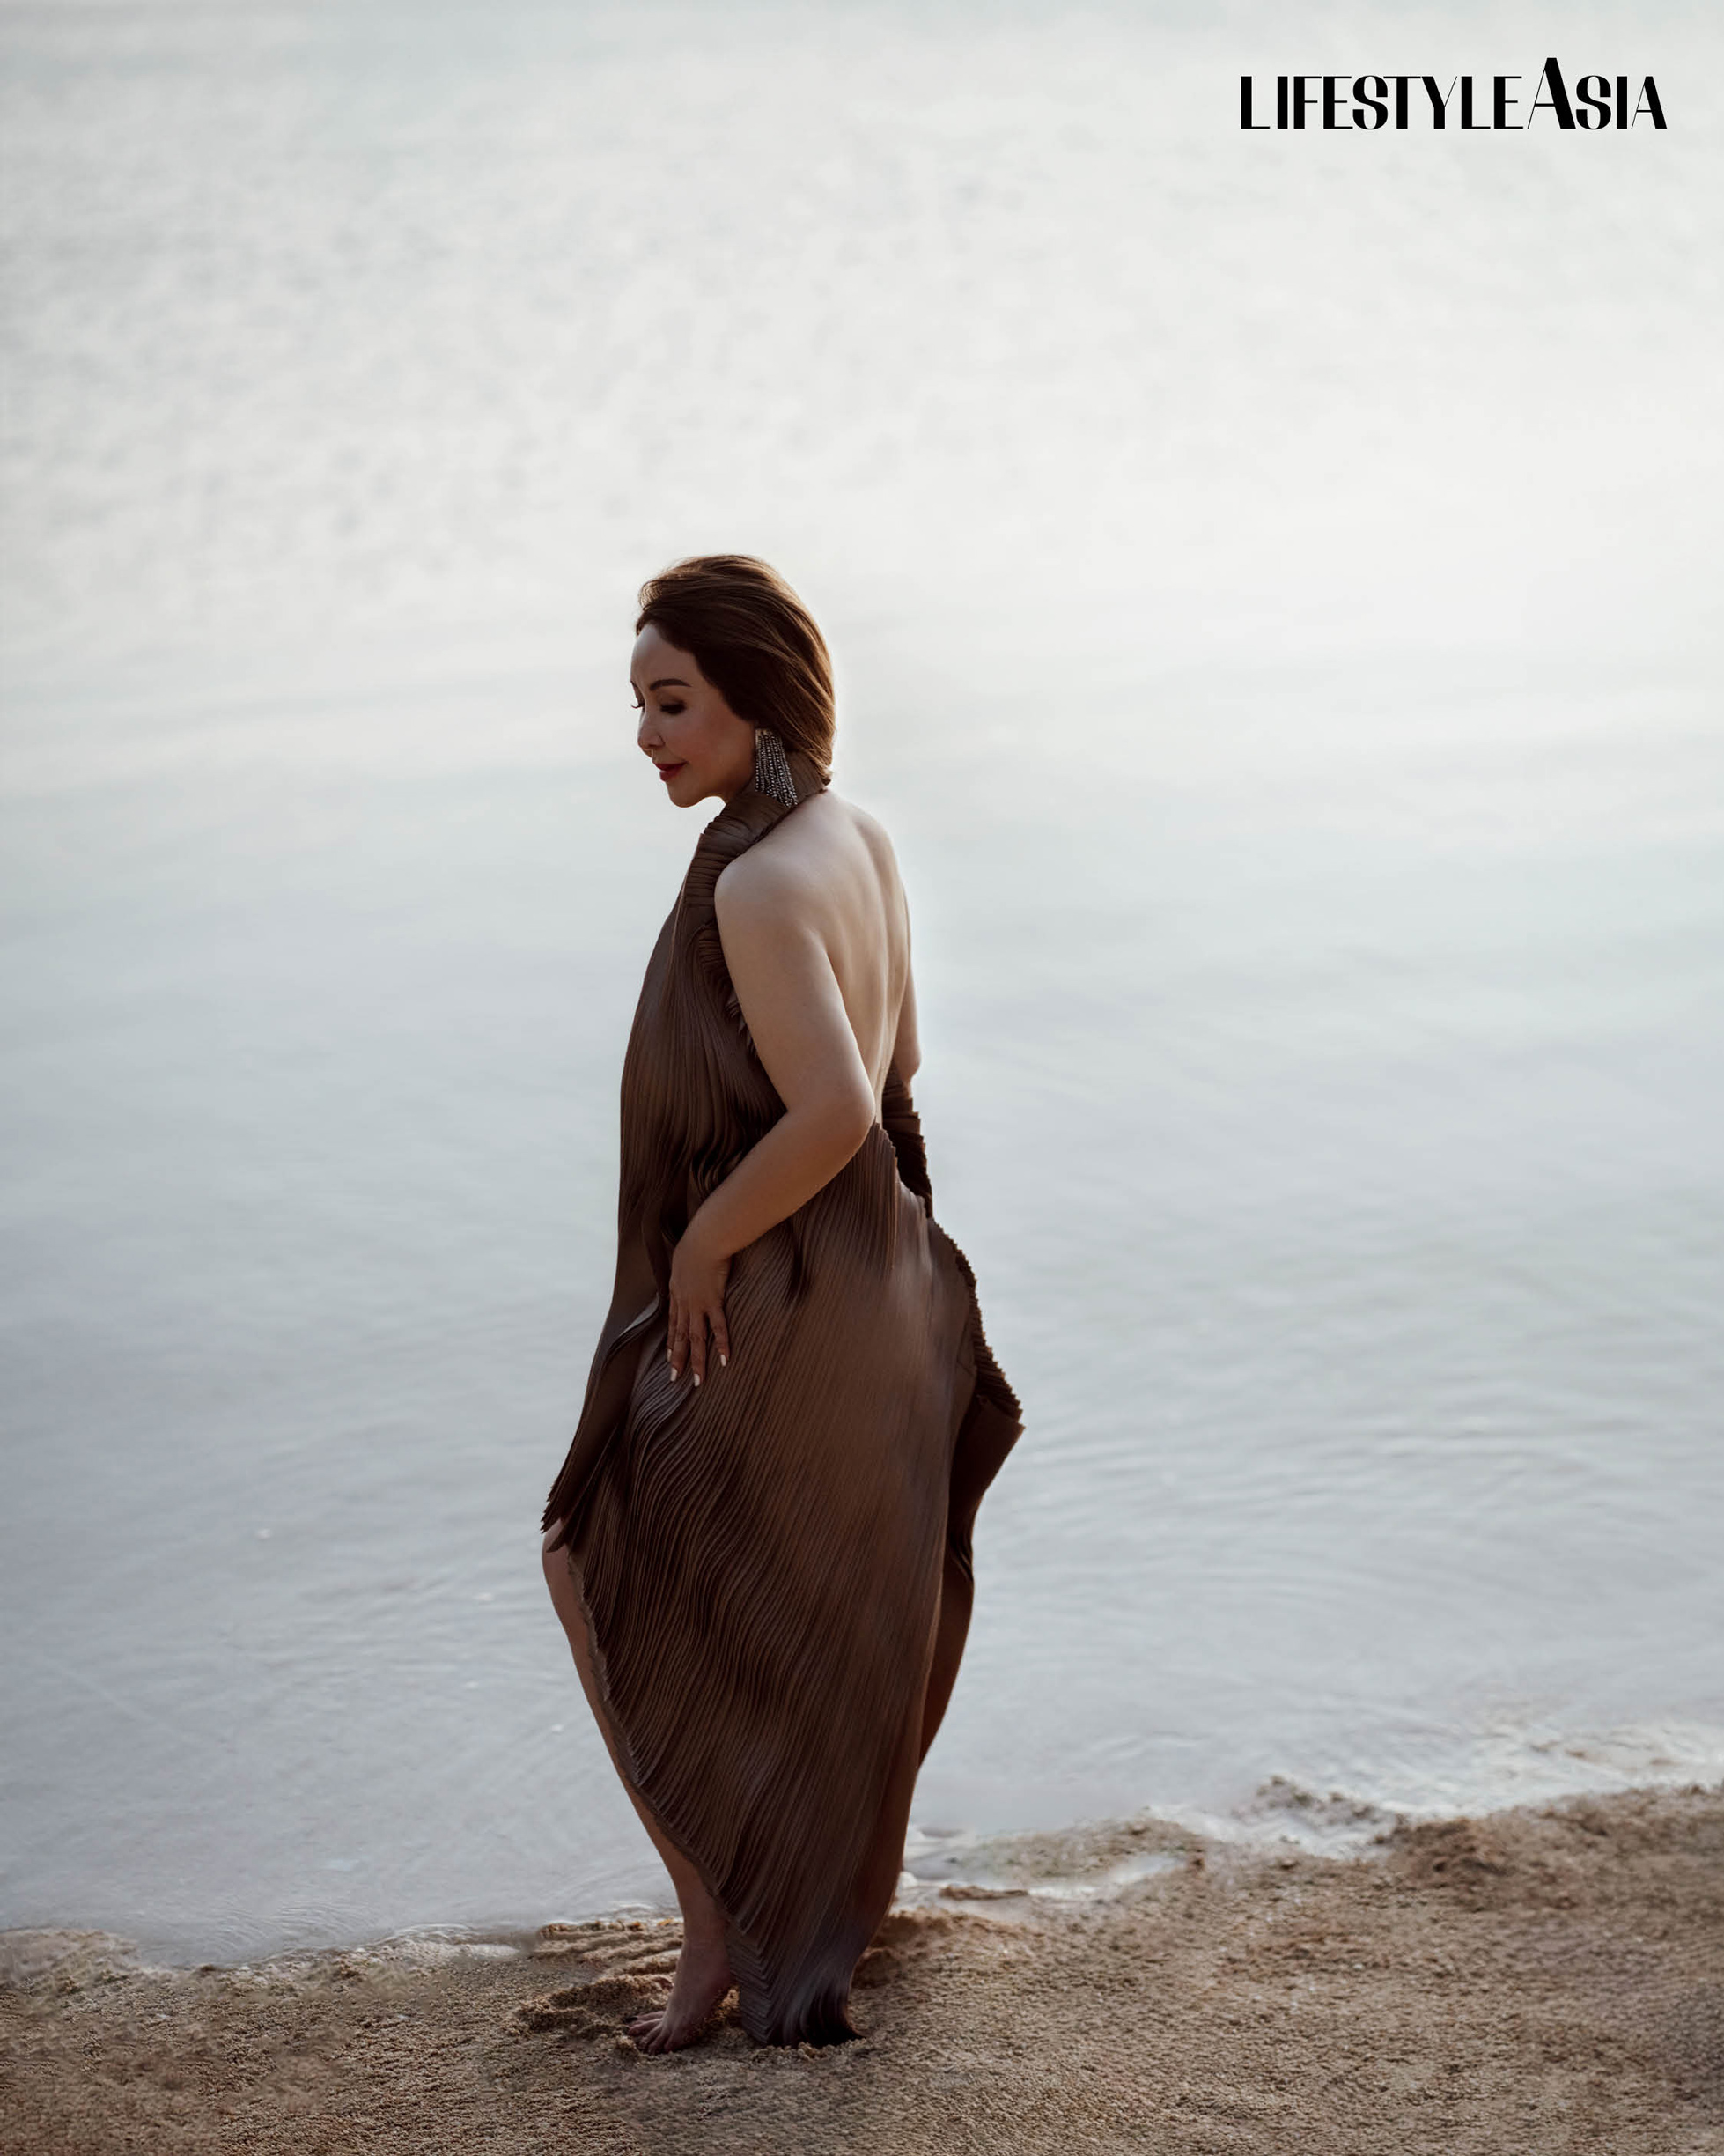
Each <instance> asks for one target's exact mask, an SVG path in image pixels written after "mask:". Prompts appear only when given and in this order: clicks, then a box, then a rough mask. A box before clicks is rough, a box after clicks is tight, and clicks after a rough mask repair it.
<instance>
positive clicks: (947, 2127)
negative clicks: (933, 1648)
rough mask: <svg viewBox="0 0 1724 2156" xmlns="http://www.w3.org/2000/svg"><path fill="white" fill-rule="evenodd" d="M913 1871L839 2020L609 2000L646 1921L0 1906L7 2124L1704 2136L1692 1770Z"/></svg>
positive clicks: (1718, 1982)
mask: <svg viewBox="0 0 1724 2156" xmlns="http://www.w3.org/2000/svg"><path fill="white" fill-rule="evenodd" d="M986 1857H987V1862H986V1864H985V1866H984V1867H976V1866H971V1867H970V1870H971V1872H972V1874H973V1876H974V1877H980V1876H982V1875H983V1873H984V1872H985V1876H986V1877H987V1878H988V1879H989V1880H990V1881H991V1884H990V1885H988V1886H985V1887H980V1886H977V1885H976V1884H974V1883H972V1884H969V1885H959V1884H955V1883H953V1884H948V1885H947V1886H946V1887H923V1888H921V1889H919V1890H918V1894H919V1896H920V1899H919V1901H917V1904H916V1905H915V1906H910V1907H906V1908H904V1909H901V1910H900V1911H899V1912H897V1913H895V1915H894V1916H892V1917H891V1918H890V1919H888V1924H887V1927H886V1930H885V1931H884V1932H883V1934H882V1937H881V1939H880V1943H879V1944H878V1945H877V1946H876V1947H875V1949H874V1950H873V1952H872V1953H871V1954H870V1955H869V1957H868V1959H867V1960H866V1961H865V1963H864V1965H863V1968H862V1971H861V1973H860V1978H859V1983H858V1992H857V1995H856V2019H857V2020H858V2024H859V2026H860V2027H861V2028H862V2029H863V2031H864V2034H863V2036H862V2039H861V2041H860V2042H856V2043H853V2044H848V2045H844V2046H841V2047H837V2048H835V2049H831V2050H828V2051H824V2052H814V2051H812V2050H809V2049H802V2050H792V2051H775V2050H756V2049H754V2048H753V2047H752V2046H751V2045H750V2044H749V2043H748V2041H747V2039H746V2038H745V2037H744V2036H743V2034H742V2033H741V2031H740V2028H739V2027H737V2026H736V2025H735V2023H734V2021H733V2019H730V2018H729V2012H728V2009H726V2010H724V2011H723V2012H721V2013H720V2015H719V2017H718V2020H717V2022H716V2023H715V2025H714V2027H713V2028H712V2030H711V2034H709V2036H708V2038H707V2039H706V2041H705V2042H704V2043H703V2044H702V2045H701V2046H700V2047H698V2048H697V2049H693V2050H690V2051H687V2052H683V2053H681V2054H678V2055H675V2056H671V2057H668V2058H663V2059H658V2058H646V2057H643V2056H640V2055H639V2054H638V2053H637V2052H636V2051H635V2049H634V2048H633V2047H632V2045H630V2043H629V2042H628V2040H627V2039H626V2038H625V2037H624V2036H623V2034H621V2026H620V2025H621V2024H622V2022H623V2020H624V2019H626V2018H627V2017H628V2016H629V2015H630V2013H632V2012H637V2011H638V2006H639V2003H640V2001H641V2000H642V1999H644V1998H650V1997H653V1996H655V1995H656V1993H657V1992H658V1991H659V1990H661V1989H662V1987H663V1984H664V1981H665V1977H664V1971H665V1968H667V1966H668V1960H669V1957H670V1955H671V1953H673V1951H674V1946H675V1938H676V1933H675V1927H674V1925H673V1924H671V1923H660V1922H654V1921H652V1920H644V1921H639V1922H631V1921H629V1920H623V1919H613V1920H610V1921H608V1922H605V1923H592V1924H584V1925H578V1926H548V1927H546V1929H545V1930H544V1931H541V1932H538V1933H535V1934H531V1935H524V1936H515V1937H512V1938H504V1937H498V1938H495V1939H492V1940H490V1941H475V1940H473V1939H471V1938H463V1939H460V1940H454V1939H444V1940H436V1939H427V1938H416V1939H412V1940H402V1941H396V1942H393V1943H390V1944H386V1945H384V1946H375V1947H369V1948H365V1949H362V1950H357V1951H350V1952H343V1953H323V1954H318V1955H306V1956H295V1957H289V1958H284V1959H283V1960H278V1961H276V1962H272V1963H269V1964H267V1965H260V1966H258V1967H255V1968H246V1969H223V1968H203V1969H199V1970H166V1969H151V1968H142V1967H140V1966H139V1965H138V1964H137V1963H136V1960H134V1959H132V1958H131V1957H130V1956H129V1954H128V1953H126V1951H125V1950H124V1948H123V1946H122V1944H121V1943H120V1942H117V1941H114V1940H112V1939H108V1938H104V1937H102V1936H100V1935H93V1934H81V1935H74V1934H68V1933H44V1932H29V1933H26V1932H13V1933H10V1934H6V1935H4V1937H0V1967H3V1968H4V1975H5V1979H6V1981H5V1988H4V1990H0V2031H3V2032H4V2104H0V2119H3V2120H4V2123H0V2150H4V2152H5V2156H109V2152H114V2156H118V2152H122V2151H124V2152H134V2151H135V2152H139V2156H143V2152H149V2156H159V2152H169V2151H181V2150H184V2151H188V2152H204V2151H217V2150H221V2151H228V2150H232V2151H245V2152H248V2156H249V2152H260V2156H262V2152H272V2156H273V2152H277V2151H280V2152H291V2156H326V2152H328V2156H334V2152H337V2151H339V2152H363V2156H372V2152H378V2156H385V2152H397V2151H409V2150H411V2151H428V2152H429V2151H436V2152H463V2151H468V2150H475V2151H476V2150H484V2151H487V2152H496V2156H505V2152H506V2156H515V2152H519V2156H527V2152H533V2156H541V2152H544V2151H548V2150H555V2151H556V2152H559V2156H564V2152H567V2156H585V2152H593V2156H681V2152H684V2151H689V2152H692V2151H695V2150H717V2151H725V2152H729V2151H735V2152H739V2156H740V2152H749V2156H754V2152H780V2151H782V2152H787V2156H788V2152H794V2156H828V2152H851V2151H868V2152H880V2156H917V2152H930V2156H932V2152H939V2156H947V2152H953V2151H972V2150H973V2151H976V2152H984V2151H985V2152H997V2151H1016V2150H1023V2151H1035V2152H1038V2156H1040V2152H1050V2151H1067V2150H1071V2151H1091V2150H1095V2151H1101V2150H1109V2151H1112V2150H1124V2149H1145V2150H1154V2151H1156V2152H1160V2156H1182V2152H1187V2151H1190V2152H1197V2151H1205V2152H1207V2151H1238V2150H1249V2151H1259V2150H1260V2151H1264V2152H1271V2151H1272V2152H1276V2156H1285V2152H1300V2156H1303V2152H1315V2156H1322V2152H1329V2151H1347V2152H1354V2151H1359V2152H1364V2151H1372V2152H1379V2151H1381V2152H1383V2156H1416V2152H1426V2151H1428V2152H1431V2156H1465V2152H1478V2156H1533V2152H1545V2151H1551V2152H1555V2151H1570V2150H1598V2151H1604V2152H1610V2156H1663V2152H1681V2156H1706V2152H1724V1790H1714V1791H1701V1790H1698V1789H1692V1790H1689V1791H1654V1792H1641V1793H1637V1794H1632V1795H1628V1796H1622V1797H1613V1798H1602V1799H1588V1800H1581V1801H1576V1802H1572V1803H1568V1804H1566V1805H1558V1806H1553V1807H1550V1808H1546V1809H1541V1810H1538V1811H1527V1812H1518V1813H1499V1814H1496V1815H1494V1816H1492V1817H1490V1818H1487V1819H1480V1820H1464V1819H1463V1820H1450V1821H1448V1822H1444V1823H1441V1824H1438V1825H1431V1826H1420V1827H1412V1828H1409V1827H1396V1828H1395V1829H1394V1830H1393V1831H1392V1832H1390V1833H1389V1835H1387V1836H1386V1838H1385V1839H1384V1840H1383V1841H1382V1842H1381V1843H1380V1845H1379V1846H1377V1847H1375V1848H1374V1849H1373V1850H1369V1851H1368V1852H1367V1853H1366V1854H1365V1855H1363V1856H1357V1857H1349V1858H1345V1859H1337V1858H1330V1857H1319V1856H1313V1855H1311V1854H1308V1853H1305V1852H1302V1851H1296V1850H1293V1849H1292V1848H1291V1847H1288V1848H1287V1849H1286V1850H1284V1851H1281V1852H1277V1851H1276V1850H1264V1849H1262V1848H1255V1849H1253V1850H1251V1851H1249V1853H1244V1852H1241V1851H1240V1850H1236V1849H1232V1848H1229V1847H1227V1846H1226V1845H1222V1844H1217V1843H1214V1842H1210V1843H1204V1842H1198V1841H1197V1840H1195V1839H1194V1838H1192V1837H1190V1836H1189V1835H1182V1834H1181V1833H1180V1832H1179V1831H1178V1830H1176V1829H1174V1828H1171V1827H1168V1826H1167V1825H1166V1823H1165V1822H1160V1821H1155V1820H1138V1821H1128V1822H1118V1823H1110V1824H1109V1825H1108V1826H1105V1827H1095V1828H1093V1829H1087V1830H1082V1831H1079V1832H1078V1833H1075V1834H1071V1835H1057V1836H1041V1837H1033V1838H1019V1839H1016V1840H1014V1841H1012V1842H998V1843H994V1844H991V1845H990V1847H989V1849H988V1850H987V1852H986Z"/></svg>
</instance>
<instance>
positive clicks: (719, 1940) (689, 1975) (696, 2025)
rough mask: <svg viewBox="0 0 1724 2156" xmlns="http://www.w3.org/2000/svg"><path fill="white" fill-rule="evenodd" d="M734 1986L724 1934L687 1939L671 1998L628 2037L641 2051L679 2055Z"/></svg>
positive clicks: (634, 2025)
mask: <svg viewBox="0 0 1724 2156" xmlns="http://www.w3.org/2000/svg"><path fill="white" fill-rule="evenodd" d="M732 1982H733V1977H732V1975H731V1973H730V1963H729V1961H728V1960H726V1955H725V1941H724V1935H723V1934H722V1933H719V1934H718V1936H717V1937H716V1938H686V1937H685V1938H684V1939H683V1942H682V1951H681V1953H680V1954H678V1955H677V1957H676V1975H675V1978H674V1981H673V1982H672V1984H671V1988H670V1997H669V1998H668V1999H667V2000H666V2002H665V2004H664V2005H663V2006H662V2007H661V2008H660V2009H659V2012H657V2013H650V2014H643V2015H642V2016H641V2017H640V2019H639V2020H638V2021H631V2022H630V2024H629V2031H628V2033H629V2034H630V2036H631V2037H632V2038H633V2039H634V2042H635V2044H636V2046H637V2049H640V2050H642V2051H680V2050H681V2048H682V2046H683V2045H684V2044H690V2043H693V2042H694V2041H695V2038H696V2036H698V2035H699V2034H700V2032H701V2029H702V2027H704V2024H705V2021H706V2019H707V2017H708V2016H709V2015H710V2014H711V2012H712V2009H713V2008H714V2007H715V2006H716V2005H718V2001H719V2000H720V1999H721V1998H723V1997H724V1996H725V1994H726V1991H728V1990H730V1988H731V1984H732Z"/></svg>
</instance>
